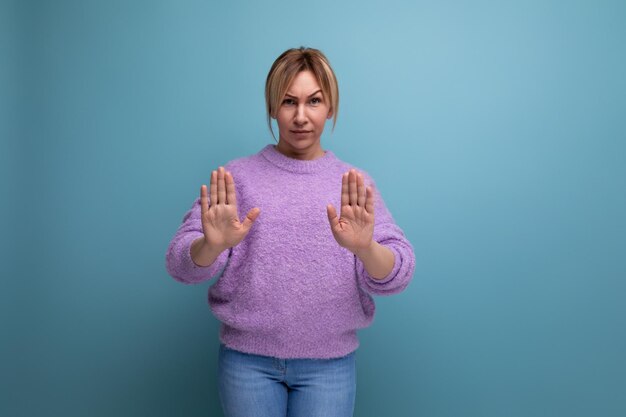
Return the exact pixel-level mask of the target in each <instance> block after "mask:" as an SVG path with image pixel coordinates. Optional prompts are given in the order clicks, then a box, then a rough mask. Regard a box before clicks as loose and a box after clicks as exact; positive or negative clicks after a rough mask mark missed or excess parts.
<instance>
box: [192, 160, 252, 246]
mask: <svg viewBox="0 0 626 417" xmlns="http://www.w3.org/2000/svg"><path fill="white" fill-rule="evenodd" d="M210 189H211V205H210V206H209V201H208V198H207V189H206V185H204V184H203V185H202V186H201V187H200V203H201V206H202V231H203V232H204V241H205V243H206V244H207V245H209V247H210V248H218V249H222V250H225V249H228V248H232V247H233V246H235V245H237V244H238V243H239V242H241V241H242V240H243V238H244V237H245V236H246V235H247V234H248V231H250V228H251V227H252V224H253V223H254V221H255V220H256V218H257V217H258V216H259V213H260V212H261V210H260V209H259V208H258V207H255V208H253V209H250V211H249V212H248V214H247V216H246V218H245V219H244V221H243V223H241V222H239V215H238V213H237V198H236V195H235V181H234V180H233V176H232V174H231V173H230V172H227V171H225V170H224V167H219V168H218V170H217V171H212V172H211V184H210Z"/></svg>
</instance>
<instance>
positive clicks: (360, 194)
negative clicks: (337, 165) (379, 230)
mask: <svg viewBox="0 0 626 417" xmlns="http://www.w3.org/2000/svg"><path fill="white" fill-rule="evenodd" d="M326 211H327V214H328V221H329V222H330V228H331V231H332V233H333V236H334V237H335V240H336V241H337V243H338V244H339V245H340V246H343V247H344V248H346V249H348V250H349V251H351V252H353V253H355V252H356V251H358V250H361V249H366V248H367V247H369V246H370V244H371V243H372V239H373V236H374V192H373V190H372V187H367V188H366V187H365V182H364V181H363V175H362V174H361V173H357V172H356V170H354V169H351V170H350V171H349V172H346V173H344V174H343V176H342V178H341V215H340V216H339V217H337V211H336V210H335V207H334V206H333V205H332V204H328V206H326Z"/></svg>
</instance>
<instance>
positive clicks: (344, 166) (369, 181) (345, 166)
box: [335, 155, 375, 186]
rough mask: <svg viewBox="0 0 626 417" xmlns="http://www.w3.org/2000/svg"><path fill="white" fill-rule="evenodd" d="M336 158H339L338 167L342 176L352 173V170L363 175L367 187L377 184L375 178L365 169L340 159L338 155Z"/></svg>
mask: <svg viewBox="0 0 626 417" xmlns="http://www.w3.org/2000/svg"><path fill="white" fill-rule="evenodd" d="M335 157H336V158H337V167H338V169H339V170H340V171H341V173H342V174H343V173H344V172H348V171H350V170H351V169H354V170H356V171H357V172H360V173H361V174H363V180H364V181H365V185H366V186H367V185H374V184H375V182H374V178H373V177H372V176H371V175H370V173H369V172H368V171H367V170H366V169H365V168H363V167H362V166H360V165H355V164H353V163H351V162H349V161H345V160H342V159H339V157H338V156H337V155H335Z"/></svg>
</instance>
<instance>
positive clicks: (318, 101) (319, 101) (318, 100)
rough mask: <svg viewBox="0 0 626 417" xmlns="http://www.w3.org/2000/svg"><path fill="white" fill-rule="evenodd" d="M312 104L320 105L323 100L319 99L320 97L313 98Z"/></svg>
mask: <svg viewBox="0 0 626 417" xmlns="http://www.w3.org/2000/svg"><path fill="white" fill-rule="evenodd" d="M313 100H317V102H314V101H313ZM311 102H312V103H314V104H319V103H321V102H322V99H321V98H319V97H313V98H312V99H311Z"/></svg>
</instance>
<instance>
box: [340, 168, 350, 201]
mask: <svg viewBox="0 0 626 417" xmlns="http://www.w3.org/2000/svg"><path fill="white" fill-rule="evenodd" d="M348 204H350V194H349V192H348V173H347V172H345V173H344V174H343V175H342V176H341V205H342V206H347V205H348Z"/></svg>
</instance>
